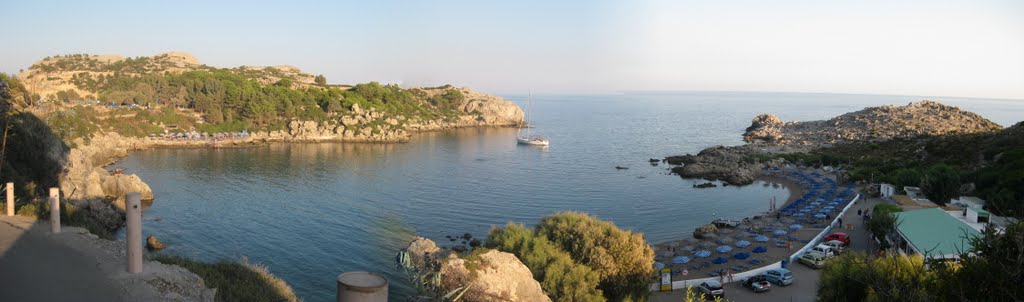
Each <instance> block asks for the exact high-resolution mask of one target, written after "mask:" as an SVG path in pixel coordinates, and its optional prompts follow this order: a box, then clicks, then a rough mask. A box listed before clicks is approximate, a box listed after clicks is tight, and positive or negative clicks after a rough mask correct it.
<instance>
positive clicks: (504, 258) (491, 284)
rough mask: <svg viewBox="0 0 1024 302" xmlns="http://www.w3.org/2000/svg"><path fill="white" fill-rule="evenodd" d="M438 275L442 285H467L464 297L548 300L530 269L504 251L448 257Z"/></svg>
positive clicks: (488, 299)
mask: <svg viewBox="0 0 1024 302" xmlns="http://www.w3.org/2000/svg"><path fill="white" fill-rule="evenodd" d="M469 262H473V263H471V264H470V263H469ZM441 275H442V276H445V278H444V279H442V280H441V284H442V287H443V288H445V289H448V290H453V289H457V288H460V287H464V286H469V290H468V291H467V292H466V293H465V294H463V296H462V299H463V300H465V301H481V302H490V301H495V302H496V301H524V302H525V301H529V302H534V301H537V302H544V301H551V298H548V296H547V295H545V294H544V290H543V289H541V287H540V283H538V282H537V280H534V279H533V273H531V272H530V269H529V268H527V267H526V265H523V263H522V262H520V261H519V258H516V256H515V255H512V254H509V253H505V252H500V251H496V250H490V251H487V252H485V253H482V254H479V255H477V257H475V258H474V259H473V260H466V259H461V258H454V257H451V258H449V259H447V261H445V262H444V263H443V264H442V266H441Z"/></svg>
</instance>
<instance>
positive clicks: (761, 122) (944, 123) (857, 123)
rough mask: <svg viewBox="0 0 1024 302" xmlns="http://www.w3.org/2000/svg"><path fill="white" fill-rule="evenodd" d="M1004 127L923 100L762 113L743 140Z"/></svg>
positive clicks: (837, 138)
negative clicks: (819, 116) (788, 116)
mask: <svg viewBox="0 0 1024 302" xmlns="http://www.w3.org/2000/svg"><path fill="white" fill-rule="evenodd" d="M1001 129H1003V127H1002V126H1000V125H999V124H996V123H994V122H992V121H990V120H988V119H986V118H984V117H981V116H980V115H977V114H975V113H973V112H968V111H964V110H961V109H960V108H958V107H954V106H947V105H943V104H941V103H938V102H933V101H920V102H917V103H910V104H907V105H906V106H880V107H868V108H865V109H863V110H860V111H855V112H850V113H847V114H843V115H840V116H837V117H835V118H832V119H829V120H824V121H808V122H783V121H781V120H779V117H778V116H776V115H774V114H761V115H758V116H757V117H755V118H754V120H753V121H752V123H751V125H750V127H748V128H747V130H746V133H744V134H743V140H744V141H746V142H748V143H754V144H766V145H811V146H822V145H826V144H835V143H842V142H863V141H869V142H870V141H887V140H891V139H897V138H916V137H923V136H939V135H950V134H971V133H985V132H992V131H998V130H1001Z"/></svg>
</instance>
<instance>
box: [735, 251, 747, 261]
mask: <svg viewBox="0 0 1024 302" xmlns="http://www.w3.org/2000/svg"><path fill="white" fill-rule="evenodd" d="M732 257H733V258H736V259H739V260H743V259H747V258H750V254H748V253H744V252H739V253H736V254H735V255H732Z"/></svg>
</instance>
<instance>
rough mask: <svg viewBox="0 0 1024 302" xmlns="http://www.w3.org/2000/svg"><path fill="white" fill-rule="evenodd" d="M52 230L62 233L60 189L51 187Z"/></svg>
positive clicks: (55, 232)
mask: <svg viewBox="0 0 1024 302" xmlns="http://www.w3.org/2000/svg"><path fill="white" fill-rule="evenodd" d="M50 232H52V233H54V234H57V233H60V189H58V188H56V187H54V188H50Z"/></svg>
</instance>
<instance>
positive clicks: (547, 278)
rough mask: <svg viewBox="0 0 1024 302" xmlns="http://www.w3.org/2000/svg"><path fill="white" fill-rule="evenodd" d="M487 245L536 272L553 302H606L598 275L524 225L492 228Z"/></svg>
mask: <svg viewBox="0 0 1024 302" xmlns="http://www.w3.org/2000/svg"><path fill="white" fill-rule="evenodd" d="M487 243H488V246H489V247H491V248H494V249H498V250H501V251H505V252H508V253H512V254H514V255H516V257H517V258H519V260H520V261H522V262H523V264H525V265H526V267H528V268H529V269H530V272H533V278H534V279H535V280H537V281H538V282H540V284H541V288H543V289H544V292H545V293H547V295H548V296H549V297H550V298H551V300H552V301H566V302H568V301H604V300H605V299H604V297H603V296H602V291H601V290H600V289H598V288H597V286H598V282H599V279H598V274H597V273H596V272H594V271H593V270H592V269H590V267H587V266H585V265H582V264H580V263H577V262H575V261H573V259H572V258H571V257H570V256H569V254H568V253H566V252H565V251H562V250H561V249H560V248H559V247H557V246H555V245H554V244H552V243H551V242H550V241H548V239H547V238H544V237H542V236H537V234H536V233H535V232H534V230H531V229H529V228H526V227H525V226H523V225H521V224H511V223H509V224H508V225H506V226H505V228H492V229H491V232H490V234H489V235H488V236H487Z"/></svg>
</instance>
